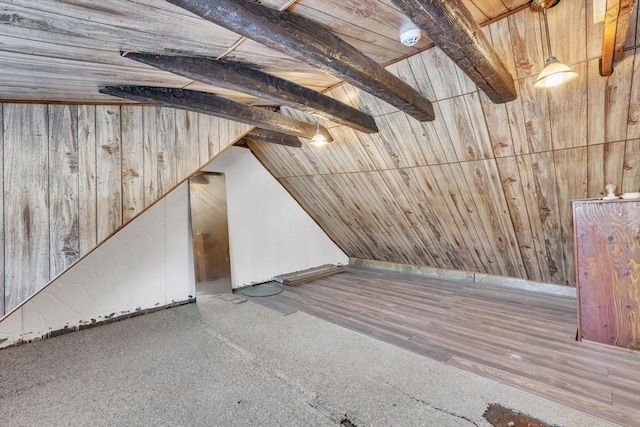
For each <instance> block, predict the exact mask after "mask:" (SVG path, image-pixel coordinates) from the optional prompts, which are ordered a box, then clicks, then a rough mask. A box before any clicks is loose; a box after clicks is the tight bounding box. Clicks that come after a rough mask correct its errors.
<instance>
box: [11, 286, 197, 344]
mask: <svg viewBox="0 0 640 427" xmlns="http://www.w3.org/2000/svg"><path fill="white" fill-rule="evenodd" d="M194 302H196V299H195V298H189V299H186V300H182V301H175V302H172V303H171V304H165V305H161V306H158V307H151V308H146V309H140V310H135V311H132V312H129V313H125V314H122V315H120V316H113V317H109V318H105V319H103V320H99V321H95V322H91V323H84V324H80V325H77V326H65V327H64V328H62V329H57V330H55V331H51V332H47V333H46V334H45V335H43V336H40V337H36V338H32V339H28V340H24V339H20V340H18V341H16V342H15V343H13V344H9V345H8V346H6V347H2V348H0V351H2V350H6V349H8V348H13V347H18V346H21V345H24V344H29V343H32V342H36V341H43V340H47V339H49V338H55V337H59V336H61V335H66V334H70V333H72V332H77V331H83V330H85V329H91V328H95V327H98V326H104V325H108V324H110V323H115V322H120V321H121V320H126V319H132V318H134V317H138V316H142V315H144V314H149V313H155V312H156V311H161V310H166V309H168V308H174V307H179V306H181V305H186V304H191V303H194ZM0 344H2V341H0Z"/></svg>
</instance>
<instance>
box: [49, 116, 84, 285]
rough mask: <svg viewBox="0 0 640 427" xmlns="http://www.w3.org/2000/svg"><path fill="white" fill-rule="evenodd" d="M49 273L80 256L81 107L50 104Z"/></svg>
mask: <svg viewBox="0 0 640 427" xmlns="http://www.w3.org/2000/svg"><path fill="white" fill-rule="evenodd" d="M48 109H49V110H48V112H49V129H48V130H49V138H48V139H49V177H48V188H49V224H50V225H49V245H50V255H49V256H50V259H49V272H50V273H49V274H50V277H54V276H56V275H57V274H58V273H60V272H61V271H63V270H64V269H65V268H67V267H68V266H70V265H71V264H73V263H74V262H75V261H76V260H77V259H78V258H79V256H80V243H79V232H78V230H79V228H78V227H79V218H78V215H79V201H78V185H79V175H78V159H79V158H78V138H77V131H78V109H77V107H74V106H66V105H50V106H49V107H48Z"/></svg>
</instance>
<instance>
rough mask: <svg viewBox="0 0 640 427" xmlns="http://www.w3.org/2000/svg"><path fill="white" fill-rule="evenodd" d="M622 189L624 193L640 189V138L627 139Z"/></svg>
mask: <svg viewBox="0 0 640 427" xmlns="http://www.w3.org/2000/svg"><path fill="white" fill-rule="evenodd" d="M621 191H622V192H623V193H635V192H636V191H640V139H630V140H629V141H627V144H626V149H625V153H624V168H623V172H622V189H621Z"/></svg>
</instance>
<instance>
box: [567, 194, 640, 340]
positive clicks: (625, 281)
mask: <svg viewBox="0 0 640 427" xmlns="http://www.w3.org/2000/svg"><path fill="white" fill-rule="evenodd" d="M573 224H574V236H575V249H576V251H575V254H576V282H577V283H576V287H577V295H578V337H579V339H585V340H589V341H596V342H600V343H604V344H610V345H615V346H618V347H626V348H631V349H636V350H640V201H634V200H620V201H600V200H598V201H594V200H591V201H574V202H573Z"/></svg>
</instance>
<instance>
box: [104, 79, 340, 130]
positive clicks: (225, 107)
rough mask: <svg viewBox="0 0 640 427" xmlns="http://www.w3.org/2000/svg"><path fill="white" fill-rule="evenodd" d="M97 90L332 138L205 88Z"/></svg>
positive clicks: (145, 87) (287, 118) (239, 120)
mask: <svg viewBox="0 0 640 427" xmlns="http://www.w3.org/2000/svg"><path fill="white" fill-rule="evenodd" d="M100 92H102V93H107V94H109V95H113V96H117V97H121V98H126V99H131V100H134V101H138V102H142V103H147V104H154V105H157V106H161V107H171V108H178V109H182V110H189V111H195V112H199V113H203V114H210V115H212V116H217V117H222V118H224V119H228V120H234V121H238V122H241V123H246V124H248V125H251V126H257V127H260V128H263V129H268V130H272V131H275V132H281V133H285V134H287V135H293V136H301V137H305V138H309V139H310V138H312V137H313V136H314V135H315V134H316V132H317V131H319V132H321V133H322V134H323V136H324V137H325V138H326V139H327V141H329V142H331V141H332V140H333V139H332V137H331V134H329V132H328V131H327V129H326V128H324V126H322V125H319V124H318V125H317V126H314V125H313V124H311V123H307V122H301V121H299V120H295V119H292V118H290V117H286V116H283V115H282V114H278V113H273V112H271V111H268V110H265V109H261V108H257V107H252V106H249V105H244V104H240V103H238V102H234V101H231V100H228V99H224V98H220V97H217V96H215V95H212V94H209V93H206V92H196V91H191V90H184V89H174V88H166V87H150V86H105V87H103V88H101V89H100Z"/></svg>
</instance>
